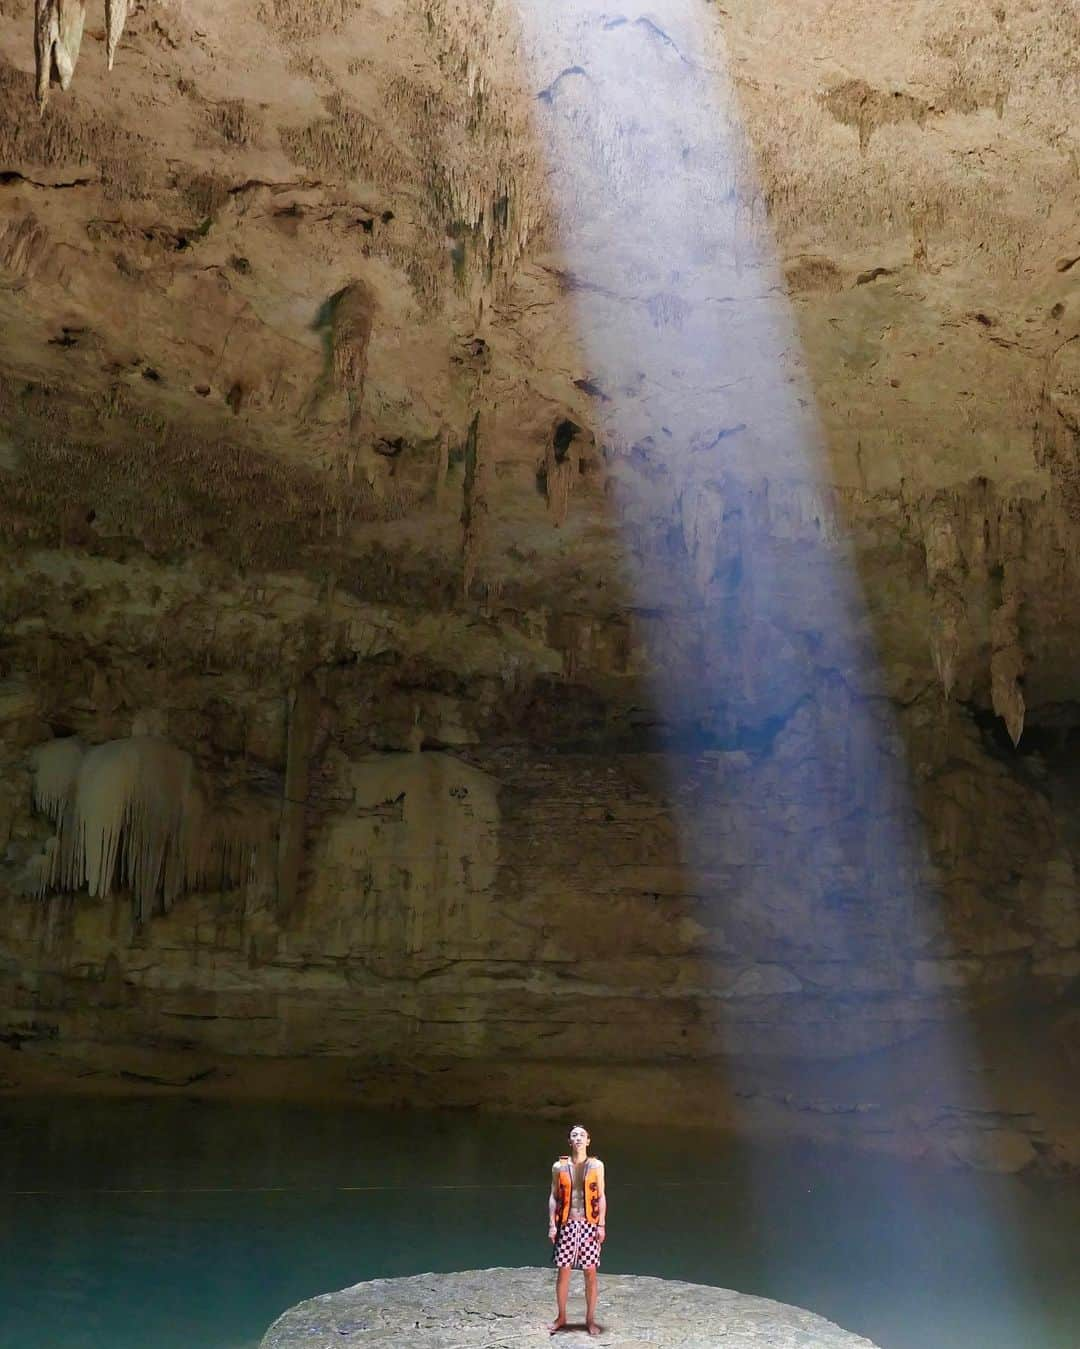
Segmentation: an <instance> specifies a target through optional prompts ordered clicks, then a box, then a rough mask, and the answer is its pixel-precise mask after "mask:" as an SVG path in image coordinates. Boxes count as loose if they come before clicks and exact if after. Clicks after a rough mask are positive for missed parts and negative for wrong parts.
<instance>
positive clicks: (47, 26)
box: [34, 0, 128, 112]
mask: <svg viewBox="0 0 1080 1349" xmlns="http://www.w3.org/2000/svg"><path fill="white" fill-rule="evenodd" d="M127 15H128V0H105V41H106V51H107V54H108V61H109V69H110V70H112V68H113V61H114V60H115V58H116V50H117V47H118V46H119V44H120V35H121V34H122V33H123V31H124V24H125V23H126V21H127ZM85 23H86V0H35V6H34V66H35V72H36V93H37V104H38V110H39V111H40V112H44V111H45V105H46V104H47V103H48V101H49V83H50V81H51V80H52V78H53V75H54V74H55V76H56V79H57V82H58V83H59V85H60V88H61V89H65V90H66V89H67V88H68V86H69V85H70V84H71V79H72V76H73V75H74V74H75V66H76V64H77V62H78V60H79V49H80V47H81V46H82V35H83V27H84V25H85Z"/></svg>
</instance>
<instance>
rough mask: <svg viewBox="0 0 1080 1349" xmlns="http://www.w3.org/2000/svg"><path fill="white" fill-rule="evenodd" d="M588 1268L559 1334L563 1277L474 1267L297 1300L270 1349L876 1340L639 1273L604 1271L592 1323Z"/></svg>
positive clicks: (760, 1302)
mask: <svg viewBox="0 0 1080 1349" xmlns="http://www.w3.org/2000/svg"><path fill="white" fill-rule="evenodd" d="M579 1284H580V1275H575V1276H574V1281H573V1282H572V1283H571V1293H570V1302H569V1306H568V1309H567V1311H568V1316H569V1320H570V1328H568V1329H567V1330H564V1331H561V1332H560V1333H559V1334H558V1335H556V1336H554V1337H552V1336H550V1335H549V1334H548V1332H547V1325H548V1323H549V1322H550V1321H551V1319H552V1317H553V1316H554V1286H553V1285H554V1280H553V1277H552V1272H551V1271H550V1270H546V1269H474V1270H467V1271H465V1272H463V1273H458V1274H417V1275H414V1276H412V1277H411V1278H407V1279H372V1280H370V1281H369V1282H367V1283H358V1284H355V1285H354V1286H353V1287H352V1288H343V1289H342V1290H341V1291H340V1292H339V1293H325V1294H323V1296H321V1297H314V1298H311V1299H310V1300H309V1301H307V1302H301V1303H298V1304H297V1305H296V1306H295V1307H291V1308H290V1309H289V1310H288V1311H287V1312H285V1314H284V1315H283V1316H281V1317H279V1318H278V1320H277V1321H275V1322H274V1324H273V1325H272V1326H271V1327H270V1329H269V1330H268V1331H267V1332H266V1334H265V1336H264V1337H263V1340H262V1345H261V1349H331V1346H333V1349H361V1347H362V1349H374V1347H375V1346H380V1349H398V1346H400V1349H405V1346H409V1349H530V1347H531V1346H542V1345H551V1344H554V1345H555V1347H556V1349H560V1346H566V1349H569V1347H570V1345H572V1344H577V1345H582V1344H587V1343H588V1344H598V1345H604V1346H607V1349H658V1346H659V1347H660V1349H875V1346H874V1345H872V1344H871V1342H870V1341H869V1340H864V1339H863V1338H862V1337H861V1336H859V1335H852V1334H850V1333H849V1332H848V1331H846V1330H841V1329H840V1327H839V1326H834V1325H833V1324H832V1322H831V1321H826V1320H824V1318H823V1317H820V1316H815V1315H814V1314H813V1313H812V1312H808V1311H804V1310H803V1309H802V1308H801V1307H789V1306H787V1305H786V1304H785V1303H783V1302H771V1301H770V1300H769V1299H768V1298H763V1297H750V1296H748V1295H747V1294H745V1293H735V1292H732V1291H731V1290H730V1289H728V1288H707V1287H704V1286H703V1285H702V1284H697V1283H678V1282H676V1281H674V1280H671V1279H653V1278H647V1277H644V1276H642V1275H637V1274H602V1275H601V1279H600V1306H599V1308H598V1314H599V1321H600V1323H601V1325H602V1326H603V1333H602V1334H601V1335H600V1336H599V1337H598V1338H595V1339H591V1338H590V1336H589V1335H588V1334H587V1333H586V1331H585V1324H584V1306H585V1303H584V1296H583V1294H582V1291H581V1288H580V1287H579Z"/></svg>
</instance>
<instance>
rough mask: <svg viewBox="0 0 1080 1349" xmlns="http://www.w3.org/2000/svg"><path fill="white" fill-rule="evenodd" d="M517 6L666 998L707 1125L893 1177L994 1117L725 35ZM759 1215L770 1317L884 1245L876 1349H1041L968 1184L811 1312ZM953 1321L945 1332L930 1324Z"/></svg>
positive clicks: (913, 1187) (987, 1210) (887, 1202)
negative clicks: (832, 1137)
mask: <svg viewBox="0 0 1080 1349" xmlns="http://www.w3.org/2000/svg"><path fill="white" fill-rule="evenodd" d="M517 5H518V10H519V22H520V25H521V33H522V37H521V54H522V60H523V61H524V62H526V63H527V65H528V68H527V78H528V79H529V81H530V82H531V84H532V87H533V88H534V90H535V91H536V94H537V97H536V128H537V135H538V137H539V139H540V142H541V144H542V145H543V147H544V149H545V151H546V153H547V155H548V157H549V169H550V176H549V187H550V192H551V198H552V202H553V207H554V210H555V214H556V219H557V221H558V226H559V239H558V246H557V247H558V255H557V256H556V257H554V258H553V259H552V260H551V263H550V266H551V269H552V270H554V271H555V272H556V273H557V275H558V277H559V280H560V282H561V284H562V287H563V289H564V291H565V292H567V293H568V294H569V295H570V296H571V298H572V302H573V312H574V314H575V318H576V323H577V326H578V332H577V334H576V336H577V340H578V343H579V349H580V352H581V353H582V358H583V360H584V361H585V362H586V364H587V370H585V371H583V372H582V378H583V380H584V382H585V384H586V385H587V387H588V389H589V390H590V391H591V392H592V393H593V394H594V396H595V399H596V408H597V419H598V425H599V429H598V437H599V436H601V435H602V436H603V438H604V441H605V444H606V445H607V446H608V447H609V463H608V471H609V485H610V490H611V499H612V511H613V514H614V517H615V519H616V520H617V530H618V537H619V540H620V544H621V551H622V554H623V561H622V565H623V568H624V574H625V585H626V589H627V592H628V594H629V595H630V597H631V601H632V603H633V604H634V605H635V606H636V616H637V620H638V632H639V636H640V648H639V649H640V651H641V653H642V654H641V659H642V661H643V663H644V664H645V666H646V668H647V670H648V678H649V680H650V683H651V688H652V695H653V699H654V704H655V706H654V709H653V710H654V715H655V722H656V724H655V726H654V732H655V735H656V737H657V741H658V743H660V744H661V745H662V746H663V748H664V764H665V768H664V771H665V773H666V775H667V782H666V790H667V792H668V793H669V797H670V800H671V802H672V809H673V813H674V816H675V819H676V823H677V826H678V832H679V836H680V840H681V850H682V859H683V863H684V866H685V868H686V872H687V877H688V885H689V887H690V888H691V890H692V891H693V893H692V894H691V895H690V896H689V897H687V903H688V904H689V905H690V907H691V909H692V919H693V921H694V923H696V924H697V925H698V929H699V931H700V934H701V938H700V941H701V945H702V946H703V947H704V948H705V949H707V950H708V951H709V953H710V955H711V959H710V960H709V961H708V962H706V963H699V968H700V970H701V971H702V973H701V976H700V978H699V979H698V981H697V983H696V985H695V983H694V978H693V976H692V974H691V973H689V972H688V988H687V993H688V996H689V997H690V998H691V999H692V1001H693V1003H694V1005H695V1007H696V1008H697V1009H698V1011H699V1014H700V1016H701V1017H702V1018H704V1019H705V1020H706V1021H708V1022H709V1023H710V1025H711V1026H712V1028H713V1030H714V1032H715V1053H716V1062H717V1066H718V1074H722V1075H723V1078H724V1079H725V1080H726V1082H727V1086H728V1092H729V1098H730V1099H729V1101H728V1102H726V1103H723V1104H721V1103H719V1102H718V1111H721V1112H722V1111H724V1110H727V1109H729V1108H730V1109H731V1110H732V1111H733V1112H734V1113H733V1114H732V1116H731V1119H732V1120H733V1122H735V1123H738V1122H739V1120H740V1116H739V1113H738V1102H740V1101H742V1102H745V1101H750V1102H752V1106H753V1112H752V1114H753V1118H754V1119H756V1120H767V1119H768V1118H769V1116H770V1112H771V1113H772V1114H773V1116H774V1117H775V1118H776V1119H777V1120H782V1119H784V1118H788V1119H790V1116H791V1112H792V1110H797V1109H801V1110H802V1111H804V1112H806V1114H807V1117H811V1118H817V1119H819V1120H820V1121H822V1122H823V1125H824V1126H828V1125H829V1124H830V1123H831V1122H832V1120H831V1116H838V1115H841V1114H843V1113H844V1112H845V1111H846V1112H848V1113H851V1112H854V1113H855V1114H856V1115H857V1116H858V1119H859V1122H860V1123H859V1129H860V1131H861V1133H862V1136H863V1137H864V1138H869V1137H872V1136H873V1135H874V1134H875V1133H876V1134H877V1135H878V1137H879V1140H880V1142H881V1145H882V1146H890V1145H898V1143H899V1140H901V1139H902V1138H904V1137H907V1138H909V1139H910V1138H920V1137H927V1136H930V1133H931V1132H933V1136H934V1137H935V1138H937V1139H938V1140H945V1144H944V1146H945V1150H946V1151H947V1144H948V1139H949V1138H950V1137H951V1136H953V1135H950V1121H954V1122H955V1129H954V1136H955V1138H956V1139H957V1140H960V1139H961V1137H962V1136H967V1135H968V1134H969V1133H970V1126H971V1124H972V1121H973V1120H976V1119H979V1118H981V1117H983V1115H982V1112H989V1111H990V1104H989V1103H988V1101H987V1100H986V1099H985V1094H984V1092H983V1090H982V1089H981V1087H980V1077H979V1074H978V1072H977V1071H976V1070H977V1068H978V1054H977V1051H976V1049H975V1046H974V1040H973V1037H972V1035H971V1033H970V1031H969V1029H968V1027H967V1026H966V1025H965V1021H964V1014H963V1012H962V1011H961V1010H960V1004H961V999H960V997H959V996H958V994H957V991H956V990H955V989H954V988H953V987H951V986H950V981H951V978H952V973H951V971H952V967H951V965H950V961H949V956H950V942H949V934H948V930H947V925H946V922H945V921H944V918H943V915H942V912H941V910H940V905H939V900H938V897H937V893H936V891H935V882H934V871H933V867H932V864H931V860H930V856H929V853H928V849H927V846H926V842H925V840H924V837H923V833H922V826H921V823H920V820H919V816H918V814H917V810H916V804H915V792H914V786H913V780H912V766H911V764H910V763H909V753H908V749H907V746H906V743H905V739H904V736H903V735H902V733H901V729H900V726H899V724H898V721H897V718H896V716H895V715H894V712H893V701H892V699H891V697H890V694H891V693H895V690H894V689H890V687H889V679H890V674H889V672H888V671H886V670H884V669H883V668H882V666H881V663H880V661H879V659H878V657H877V654H876V639H875V628H874V621H875V617H876V616H872V615H871V613H870V612H869V609H868V606H867V602H866V599H865V596H864V593H863V589H862V585H861V583H860V579H859V574H858V569H857V567H858V558H857V555H856V549H855V548H854V546H853V544H852V542H851V539H850V537H849V531H848V529H847V528H846V525H845V520H844V518H843V510H842V503H841V498H840V496H839V494H838V493H837V492H836V491H835V490H834V488H833V486H832V485H831V484H832V481H833V479H832V476H831V475H830V463H829V453H828V445H827V444H826V441H825V438H824V436H823V433H822V429H821V426H820V424H819V420H818V416H817V411H816V408H815V396H814V390H813V388H812V387H811V381H810V378H809V374H808V367H807V361H806V356H805V353H804V350H803V347H802V344H801V341H800V337H799V333H798V330H797V325H796V321H795V317H794V315H793V312H792V309H791V305H790V303H789V301H788V298H787V296H786V293H785V289H784V285H783V283H782V278H781V273H780V269H779V266H778V261H777V258H776V256H775V253H774V246H773V244H772V242H771V241H770V237H769V227H768V220H767V215H766V209H765V205H764V203H763V200H762V194H761V191H760V189H759V185H758V181H757V175H756V173H755V168H754V161H753V149H754V147H753V146H752V145H750V144H748V143H747V137H746V136H745V134H744V132H743V128H742V124H741V119H740V112H739V103H738V99H737V96H736V84H735V80H734V78H733V72H732V70H731V69H730V68H729V65H728V60H727V56H726V53H725V51H724V47H723V42H722V38H721V33H720V24H719V20H718V19H717V17H716V15H715V11H714V10H713V9H712V8H710V6H709V5H707V4H705V3H702V0H653V3H652V4H651V6H650V7H649V8H648V9H647V10H645V9H642V10H638V9H637V8H636V7H633V6H631V7H629V8H621V9H618V10H616V9H615V8H614V7H612V6H611V4H610V0H517ZM855 153H857V149H856V150H855ZM579 387H580V385H579ZM762 952H765V953H766V954H765V955H762V954H761V953H762ZM688 967H689V962H688ZM890 1055H893V1056H897V1057H890ZM895 1063H902V1064H903V1065H905V1071H906V1072H907V1074H908V1078H909V1082H910V1083H912V1084H914V1085H913V1086H911V1089H910V1090H908V1091H907V1092H906V1094H905V1093H904V1092H900V1091H899V1090H898V1089H897V1087H896V1083H895V1082H893V1081H891V1080H890V1078H891V1076H892V1074H893V1072H894V1069H893V1068H892V1067H890V1065H891V1064H895ZM920 1084H921V1085H920ZM986 1117H987V1118H990V1117H991V1116H990V1115H989V1113H987V1114H986ZM890 1140H891V1143H890ZM957 1146H958V1147H959V1146H961V1144H960V1142H959V1141H957ZM891 1174H895V1173H891ZM914 1174H915V1173H913V1175H914ZM750 1183H751V1185H752V1188H753V1195H754V1202H755V1204H756V1206H757V1207H758V1210H759V1212H760V1214H761V1215H762V1217H763V1225H762V1235H761V1242H762V1245H763V1250H762V1256H763V1259H764V1261H765V1263H766V1264H767V1265H768V1264H771V1266H772V1274H773V1277H772V1282H771V1284H770V1292H771V1293H772V1294H773V1295H775V1296H781V1297H783V1296H790V1297H791V1298H792V1300H795V1301H800V1302H803V1303H805V1304H808V1305H811V1306H812V1307H814V1308H815V1309H817V1310H822V1311H825V1312H826V1313H828V1314H833V1315H837V1316H840V1315H841V1313H842V1306H843V1293H842V1291H841V1290H842V1286H843V1281H844V1277H845V1267H844V1266H845V1257H844V1250H845V1245H846V1244H847V1243H849V1242H851V1241H857V1242H859V1243H863V1242H866V1241H872V1242H878V1243H880V1248H881V1261H882V1269H883V1278H882V1291H881V1298H882V1302H883V1303H885V1302H886V1301H888V1299H889V1298H890V1297H891V1298H892V1299H893V1302H894V1305H891V1306H884V1305H883V1306H882V1308H881V1317H880V1321H879V1325H878V1327H877V1331H876V1333H877V1335H878V1336H879V1337H880V1338H882V1340H883V1343H884V1344H885V1345H886V1349H888V1346H890V1345H892V1344H896V1345H904V1344H915V1343H922V1342H924V1341H923V1339H922V1338H921V1334H920V1333H919V1332H915V1333H914V1338H913V1332H912V1330H911V1325H910V1321H911V1316H912V1308H913V1306H914V1305H916V1303H917V1302H919V1301H920V1300H921V1303H922V1305H923V1307H924V1315H923V1324H924V1325H936V1326H937V1329H938V1330H940V1331H941V1332H942V1333H941V1334H940V1335H939V1336H938V1337H937V1338H936V1340H935V1342H936V1343H938V1344H941V1345H945V1344H949V1345H955V1346H960V1345H962V1344H963V1345H966V1344H973V1343H979V1344H981V1345H983V1346H984V1349H989V1347H990V1346H995V1347H996V1349H1012V1347H1013V1346H1016V1345H1019V1344H1021V1343H1024V1344H1027V1343H1034V1342H1035V1340H1034V1339H1033V1338H1032V1326H1031V1324H1030V1311H1025V1310H1024V1309H1023V1306H1022V1289H1021V1286H1020V1285H1021V1282H1022V1280H1021V1272H1020V1269H1019V1268H1018V1262H1017V1258H1016V1255H1015V1252H1012V1251H1011V1250H1010V1245H1009V1234H1008V1231H1007V1215H1005V1214H1003V1213H996V1212H994V1211H992V1205H991V1203H990V1201H989V1200H988V1199H986V1198H985V1197H983V1196H982V1194H981V1192H980V1191H979V1187H978V1183H977V1182H976V1181H975V1180H974V1179H972V1180H971V1181H970V1183H969V1187H968V1190H967V1191H965V1198H964V1201H963V1202H970V1204H971V1215H972V1216H971V1222H970V1246H969V1249H968V1251H967V1253H966V1263H965V1265H964V1267H963V1268H962V1269H961V1268H955V1267H954V1268H951V1269H942V1268H941V1261H940V1258H939V1256H938V1254H936V1253H935V1248H934V1236H933V1233H932V1232H930V1231H927V1230H926V1213H927V1211H928V1210H927V1209H926V1207H925V1204H924V1201H925V1198H926V1196H925V1195H924V1194H923V1193H922V1191H921V1189H920V1183H919V1182H918V1181H917V1180H914V1179H913V1180H912V1182H911V1184H910V1185H908V1186H906V1187H903V1188H901V1187H898V1186H897V1187H893V1189H892V1191H891V1192H886V1191H885V1190H884V1189H883V1191H882V1192H881V1193H879V1194H876V1195H875V1196H874V1208H875V1213H876V1219H875V1225H874V1226H873V1227H872V1229H870V1230H868V1229H865V1228H864V1229H862V1230H859V1231H857V1232H855V1231H854V1230H845V1228H844V1216H845V1215H843V1214H841V1216H840V1220H839V1221H838V1223H837V1227H836V1229H835V1230H834V1231H832V1233H831V1234H830V1235H831V1239H832V1240H833V1241H834V1242H835V1244H836V1249H837V1257H836V1288H835V1289H833V1290H828V1289H821V1288H812V1287H806V1286H804V1285H803V1284H802V1283H801V1282H800V1276H799V1269H798V1263H799V1262H798V1253H797V1252H796V1251H794V1250H792V1249H790V1248H789V1247H788V1246H787V1245H786V1244H785V1241H784V1236H783V1231H782V1224H777V1223H775V1222H773V1223H770V1222H769V1217H770V1215H776V1214H778V1213H781V1212H782V1211H783V1209H784V1206H785V1204H786V1203H788V1202H790V1197H789V1196H785V1195H784V1194H782V1193H779V1192H778V1190H777V1188H776V1187H775V1186H774V1185H772V1184H771V1183H770V1176H769V1175H767V1174H756V1175H753V1176H752V1177H751V1178H750ZM924 1183H932V1182H924ZM864 1198H865V1197H864ZM854 1211H855V1209H854V1208H853V1209H852V1213H854ZM847 1216H850V1215H847ZM849 1226H850V1225H849ZM886 1270H891V1271H893V1274H892V1277H891V1281H890V1279H889V1277H887V1276H886V1273H885V1271H886ZM901 1270H905V1271H907V1272H908V1274H909V1275H910V1276H911V1277H912V1279H913V1280H914V1282H913V1283H912V1284H910V1285H905V1278H906V1277H907V1276H906V1275H905V1274H903V1273H900V1272H897V1271H901ZM723 1277H724V1274H723V1270H720V1269H718V1270H717V1281H718V1282H723ZM965 1281H966V1286H964V1285H965ZM911 1299H914V1301H911ZM946 1306H953V1307H955V1306H961V1307H962V1308H963V1318H964V1324H963V1325H961V1326H955V1327H951V1328H950V1327H948V1326H947V1325H943V1324H941V1323H942V1322H944V1321H946V1320H947V1315H948V1313H947V1311H946ZM935 1317H937V1318H939V1320H937V1321H935ZM1025 1317H1027V1318H1028V1319H1027V1320H1025V1319H1024V1318H1025ZM881 1327H885V1329H884V1330H882V1329H881ZM851 1328H852V1329H855V1330H863V1331H865V1332H866V1333H871V1330H872V1329H874V1328H872V1327H868V1326H866V1325H853V1326H852V1327H851ZM890 1329H891V1330H892V1331H894V1332H895V1339H890V1338H889V1335H888V1331H889V1330H890ZM925 1342H929V1341H925Z"/></svg>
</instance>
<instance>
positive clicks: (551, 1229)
mask: <svg viewBox="0 0 1080 1349" xmlns="http://www.w3.org/2000/svg"><path fill="white" fill-rule="evenodd" d="M558 1176H559V1167H558V1163H556V1164H555V1166H553V1167H552V1168H551V1193H550V1194H549V1195H548V1236H549V1237H550V1238H551V1240H552V1241H554V1240H555V1230H556V1229H555V1209H556V1207H557V1204H558V1192H557V1188H556V1187H557V1184H558Z"/></svg>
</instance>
